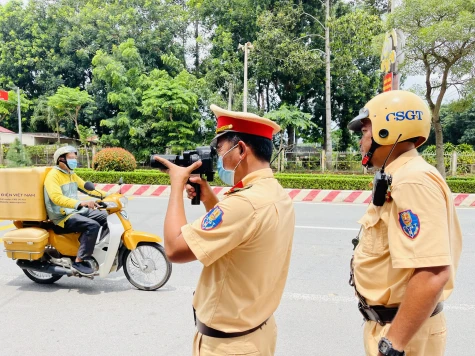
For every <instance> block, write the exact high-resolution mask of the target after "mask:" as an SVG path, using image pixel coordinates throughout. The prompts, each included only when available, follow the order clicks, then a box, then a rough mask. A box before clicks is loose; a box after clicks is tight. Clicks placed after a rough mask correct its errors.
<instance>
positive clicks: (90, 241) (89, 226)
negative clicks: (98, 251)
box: [64, 209, 107, 259]
mask: <svg viewBox="0 0 475 356" xmlns="http://www.w3.org/2000/svg"><path fill="white" fill-rule="evenodd" d="M106 223H107V212H105V211H101V210H92V209H89V210H88V212H87V213H86V214H84V215H82V214H74V215H72V216H71V217H70V218H69V219H68V220H66V221H65V223H64V229H65V230H66V231H65V232H81V236H79V244H80V245H79V251H78V256H77V257H79V258H80V259H83V258H85V257H88V256H91V255H92V253H93V252H94V246H95V244H96V239H97V234H98V232H99V229H100V228H101V226H104V225H105V224H106Z"/></svg>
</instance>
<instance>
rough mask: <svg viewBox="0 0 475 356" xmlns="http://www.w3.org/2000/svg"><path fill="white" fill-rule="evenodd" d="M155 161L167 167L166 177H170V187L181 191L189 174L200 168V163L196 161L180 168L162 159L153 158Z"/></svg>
mask: <svg viewBox="0 0 475 356" xmlns="http://www.w3.org/2000/svg"><path fill="white" fill-rule="evenodd" d="M155 160H156V161H158V162H160V163H161V164H163V165H164V166H165V167H167V171H166V173H168V175H169V176H170V184H171V185H172V187H174V186H177V187H178V186H180V187H181V189H183V186H184V185H185V183H186V182H187V181H188V178H189V177H190V175H191V172H193V171H194V170H195V169H198V168H199V167H200V166H201V161H197V162H195V163H193V164H192V165H191V166H189V167H180V166H177V165H176V164H173V163H171V162H170V161H169V160H167V159H164V158H162V157H158V156H155Z"/></svg>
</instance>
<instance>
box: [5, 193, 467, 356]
mask: <svg viewBox="0 0 475 356" xmlns="http://www.w3.org/2000/svg"><path fill="white" fill-rule="evenodd" d="M166 204H167V200H166V199H163V198H135V199H132V200H131V201H130V206H129V215H130V216H131V221H132V223H133V226H134V228H135V229H136V230H143V231H148V232H153V233H157V234H159V235H161V234H162V233H163V219H164V215H165V210H166ZM202 209H203V208H202V207H191V206H189V205H187V214H188V217H189V221H191V220H193V219H195V218H197V217H199V216H200V215H201V213H202V211H203V210H202ZM295 209H296V213H297V226H296V233H295V239H294V247H293V255H292V263H291V268H290V271H289V278H288V281H287V286H286V290H285V294H284V297H283V299H282V302H281V304H280V307H279V309H278V310H277V312H276V320H277V324H278V330H279V336H278V341H277V352H276V355H279V356H294V355H295V356H300V355H323V356H325V355H332V356H334V355H337V356H339V355H341V356H346V355H364V350H363V344H362V330H363V328H362V318H361V317H360V314H359V312H358V311H357V308H356V301H355V299H354V298H353V291H352V289H351V288H350V287H349V286H348V273H349V260H350V257H351V254H352V248H351V243H350V240H351V239H352V238H353V237H354V236H355V234H356V233H357V230H358V226H357V224H356V220H357V219H358V217H359V216H360V215H361V214H362V213H363V212H364V209H365V206H364V205H338V204H315V203H296V204H295ZM458 213H459V218H460V221H461V224H462V228H463V231H464V238H465V240H464V250H463V254H462V259H461V263H460V268H459V271H458V278H457V286H456V289H455V292H454V293H453V295H452V296H451V298H450V299H449V301H448V302H447V303H446V316H447V322H448V330H449V332H448V345H447V352H446V355H449V356H452V355H454V356H469V355H474V354H475V352H474V351H473V349H472V340H473V338H474V336H475V323H474V322H473V321H474V320H475V297H474V296H475V283H474V277H473V271H474V270H475V258H474V257H475V218H474V217H475V209H459V210H458ZM9 224H10V222H7V221H3V222H0V229H3V231H2V230H0V236H1V234H3V233H4V232H5V231H8V230H6V229H8V227H9ZM5 227H6V228H5ZM1 251H3V248H2V249H1ZM200 270H201V264H200V263H199V262H193V263H189V264H185V265H174V266H173V273H172V276H171V278H170V280H169V282H168V283H167V284H166V286H165V287H163V288H162V289H160V290H159V291H156V292H143V291H138V290H136V289H135V288H134V287H133V286H132V285H130V284H129V283H128V281H127V280H126V278H125V276H124V274H123V272H122V271H120V272H118V273H114V274H112V275H110V276H109V277H108V278H105V279H100V278H97V279H95V280H93V281H90V280H84V279H78V278H66V277H63V278H62V279H61V280H59V281H58V282H56V283H55V284H54V285H47V286H44V285H38V284H35V283H33V282H32V281H30V280H29V279H27V278H26V276H24V274H23V273H22V272H21V271H20V269H19V268H18V267H17V266H16V265H15V263H14V262H13V261H12V260H10V259H8V258H7V257H6V255H5V253H4V252H0V355H1V356H10V355H12V356H13V355H22V356H23V355H24V356H27V355H28V356H29V355H35V356H43V355H45V356H46V355H68V356H69V355H87V354H91V355H101V356H102V355H104V356H109V355H110V356H112V355H114V356H120V355H135V356H141V355H146V356H148V355H170V356H182V355H191V343H192V338H193V333H194V325H193V316H192V311H191V299H192V293H193V290H194V287H195V285H196V282H197V280H198V277H199V274H200ZM428 356H429V355H428Z"/></svg>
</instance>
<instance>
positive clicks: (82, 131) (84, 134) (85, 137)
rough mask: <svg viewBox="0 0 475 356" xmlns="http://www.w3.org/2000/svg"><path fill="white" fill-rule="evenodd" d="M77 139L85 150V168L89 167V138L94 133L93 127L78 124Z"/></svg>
mask: <svg viewBox="0 0 475 356" xmlns="http://www.w3.org/2000/svg"><path fill="white" fill-rule="evenodd" d="M78 128H79V141H80V142H81V145H82V146H83V147H84V150H85V151H86V160H87V168H91V162H90V160H89V139H91V138H92V137H93V136H94V135H95V132H94V129H93V128H92V127H86V126H83V125H79V127H78Z"/></svg>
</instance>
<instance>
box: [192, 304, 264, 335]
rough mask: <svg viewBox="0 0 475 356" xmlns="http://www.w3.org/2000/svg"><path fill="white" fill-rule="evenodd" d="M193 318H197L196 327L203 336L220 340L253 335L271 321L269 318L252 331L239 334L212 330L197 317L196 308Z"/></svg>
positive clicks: (239, 332)
mask: <svg viewBox="0 0 475 356" xmlns="http://www.w3.org/2000/svg"><path fill="white" fill-rule="evenodd" d="M193 316H194V318H195V325H196V328H197V329H198V331H199V332H200V333H202V334H203V335H206V336H210V337H216V338H218V339H229V338H232V337H239V336H244V335H248V334H250V333H253V332H254V331H256V330H257V329H259V328H261V327H262V325H264V324H266V323H267V320H269V318H267V319H266V320H264V322H262V323H261V324H259V325H258V326H256V327H255V328H252V329H249V330H245V331H237V332H234V333H225V332H224V331H220V330H216V329H213V328H210V327H209V326H207V325H206V324H203V323H202V322H201V321H200V320H199V319H198V318H197V317H196V312H195V308H193Z"/></svg>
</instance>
